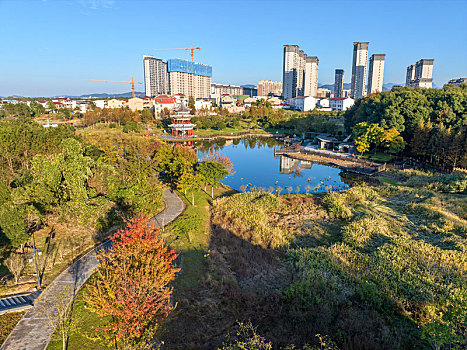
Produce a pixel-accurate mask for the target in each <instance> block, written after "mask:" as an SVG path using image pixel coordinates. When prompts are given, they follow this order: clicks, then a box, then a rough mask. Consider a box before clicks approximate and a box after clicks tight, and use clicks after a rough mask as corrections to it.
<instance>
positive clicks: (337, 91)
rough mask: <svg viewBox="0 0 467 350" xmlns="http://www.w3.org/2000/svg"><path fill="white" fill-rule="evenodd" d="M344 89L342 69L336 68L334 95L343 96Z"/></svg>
mask: <svg viewBox="0 0 467 350" xmlns="http://www.w3.org/2000/svg"><path fill="white" fill-rule="evenodd" d="M343 91H344V70H343V69H336V73H335V76H334V97H344V96H342V92H343Z"/></svg>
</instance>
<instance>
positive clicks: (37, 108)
mask: <svg viewBox="0 0 467 350" xmlns="http://www.w3.org/2000/svg"><path fill="white" fill-rule="evenodd" d="M29 108H31V111H32V114H33V116H34V117H39V116H41V115H42V114H44V112H45V108H44V106H42V105H41V104H40V103H38V102H36V101H32V102H31V104H30V105H29Z"/></svg>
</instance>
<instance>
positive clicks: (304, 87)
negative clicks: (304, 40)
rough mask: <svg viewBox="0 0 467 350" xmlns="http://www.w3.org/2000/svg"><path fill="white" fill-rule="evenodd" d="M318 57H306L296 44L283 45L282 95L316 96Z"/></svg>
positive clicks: (289, 96)
mask: <svg viewBox="0 0 467 350" xmlns="http://www.w3.org/2000/svg"><path fill="white" fill-rule="evenodd" d="M318 63H319V60H318V57H316V56H314V57H308V56H307V55H306V54H305V53H304V52H303V51H302V50H300V49H299V47H298V45H284V68H283V81H282V96H283V97H284V99H286V100H287V99H289V98H293V97H297V96H313V97H316V95H317V90H318Z"/></svg>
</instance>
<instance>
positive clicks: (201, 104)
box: [195, 99, 212, 110]
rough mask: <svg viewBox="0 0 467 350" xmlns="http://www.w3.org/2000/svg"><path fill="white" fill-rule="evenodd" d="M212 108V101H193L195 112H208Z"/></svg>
mask: <svg viewBox="0 0 467 350" xmlns="http://www.w3.org/2000/svg"><path fill="white" fill-rule="evenodd" d="M211 107H212V101H211V100H206V99H198V100H196V101H195V108H196V110H200V109H205V110H209V109H211Z"/></svg>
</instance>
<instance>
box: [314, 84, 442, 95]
mask: <svg viewBox="0 0 467 350" xmlns="http://www.w3.org/2000/svg"><path fill="white" fill-rule="evenodd" d="M395 85H400V86H404V84H397V83H386V84H383V91H390V90H391V89H392V88H393V86H395ZM318 87H319V88H323V89H329V90H331V93H334V84H318ZM433 88H436V86H435V84H433ZM344 90H350V83H344Z"/></svg>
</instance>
